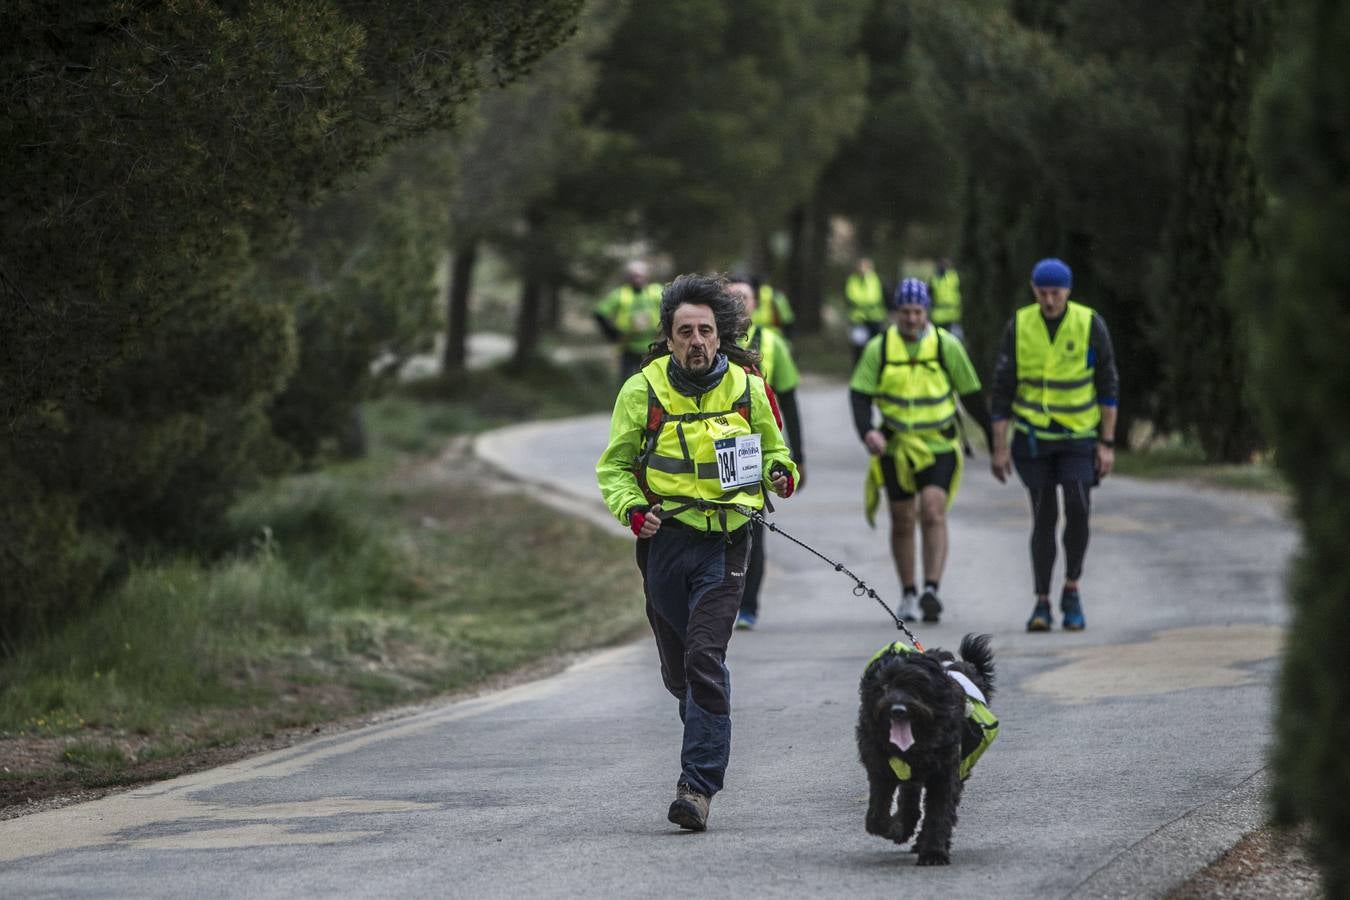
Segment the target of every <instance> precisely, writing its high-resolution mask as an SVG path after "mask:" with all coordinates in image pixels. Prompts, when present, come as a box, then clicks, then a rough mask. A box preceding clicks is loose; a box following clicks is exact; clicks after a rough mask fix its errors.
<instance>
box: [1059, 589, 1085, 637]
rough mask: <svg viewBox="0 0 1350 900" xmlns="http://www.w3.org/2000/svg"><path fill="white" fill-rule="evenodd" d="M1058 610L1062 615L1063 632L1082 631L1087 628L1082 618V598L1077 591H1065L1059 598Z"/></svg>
mask: <svg viewBox="0 0 1350 900" xmlns="http://www.w3.org/2000/svg"><path fill="white" fill-rule="evenodd" d="M1059 608H1060V611H1061V612H1063V613H1064V623H1063V625H1064V630H1065V631H1082V630H1083V629H1084V628H1086V627H1087V620H1086V619H1084V618H1083V598H1082V597H1080V596H1078V592H1077V591H1070V590H1065V591H1064V593H1063V594H1061V595H1060V597H1059Z"/></svg>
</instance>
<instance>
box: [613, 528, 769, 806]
mask: <svg viewBox="0 0 1350 900" xmlns="http://www.w3.org/2000/svg"><path fill="white" fill-rule="evenodd" d="M752 542H753V539H752V537H751V535H750V529H749V528H747V527H741V528H738V529H737V530H736V531H734V532H732V534H731V538H730V540H728V539H727V537H726V536H724V535H722V534H721V533H720V532H714V533H712V534H703V533H701V532H697V531H694V530H692V529H686V528H681V527H679V526H678V525H677V524H676V523H675V522H674V521H671V522H667V523H666V524H664V525H662V526H661V530H660V531H658V532H657V533H656V534H655V535H653V536H652V537H651V539H649V540H640V541H638V542H637V562H638V569H639V570H641V572H642V583H643V589H644V591H645V592H646V595H647V621H648V622H650V623H651V626H652V634H653V635H654V636H655V637H656V651H657V653H658V655H659V656H660V658H661V680H662V681H663V682H664V683H665V685H666V690H668V691H670V693H671V694H672V695H673V696H674V697H675V698H676V699H677V700H678V701H679V704H680V707H679V708H680V720H681V721H682V722H684V741H683V745H682V746H681V748H680V777H679V783H682V784H686V785H688V786H689V787H691V788H693V789H694V790H696V791H698V792H699V793H700V794H707V795H708V796H709V797H711V796H712V795H713V794H715V793H717V792H718V791H720V790H721V789H722V781H723V778H724V777H725V775H726V770H727V760H728V759H729V757H730V755H731V674H730V673H729V672H728V671H727V665H726V658H727V643H728V642H729V641H730V640H731V630H732V628H733V627H734V626H735V624H736V610H737V609H738V608H739V607H740V603H741V590H742V588H743V587H744V586H745V569H746V563H747V561H748V559H749V556H750V545H751V543H752Z"/></svg>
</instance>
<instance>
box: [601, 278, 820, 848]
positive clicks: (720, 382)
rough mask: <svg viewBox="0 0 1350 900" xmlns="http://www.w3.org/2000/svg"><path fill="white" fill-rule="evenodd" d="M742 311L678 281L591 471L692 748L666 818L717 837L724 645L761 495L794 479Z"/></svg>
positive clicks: (726, 713)
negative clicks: (631, 540)
mask: <svg viewBox="0 0 1350 900" xmlns="http://www.w3.org/2000/svg"><path fill="white" fill-rule="evenodd" d="M746 324H747V323H746V320H745V311H744V309H742V308H741V304H740V303H739V302H737V301H736V300H735V299H734V298H733V297H732V296H731V295H730V294H729V293H727V289H726V282H724V281H723V280H721V279H720V278H714V277H710V276H707V275H681V276H680V277H679V278H676V279H675V280H674V281H672V282H671V283H670V284H669V285H668V286H667V287H666V289H665V292H664V295H663V297H662V300H661V337H662V339H663V340H662V343H660V344H653V345H652V349H651V350H650V352H648V354H647V355H646V356H645V357H644V358H643V360H642V369H641V370H640V371H639V372H638V374H636V375H634V376H633V377H631V378H629V379H628V380H627V381H626V382H624V385H623V388H622V389H620V391H619V396H618V397H617V398H616V400H615V402H614V416H613V419H612V420H611V423H610V431H609V445H608V446H607V447H606V448H605V451H604V453H603V454H601V456H600V459H599V461H598V462H597V463H596V465H595V474H596V480H597V481H598V482H599V486H600V493H601V495H602V496H603V497H604V500H605V505H606V506H608V507H609V510H610V512H612V513H613V514H614V516H615V517H616V518H617V519H618V520H619V521H620V522H623V523H624V524H625V525H627V526H628V527H629V528H631V529H632V531H633V534H634V535H635V536H636V538H637V564H638V570H639V571H640V572H641V573H642V584H643V589H644V593H645V594H646V601H647V620H648V622H650V623H651V627H652V633H653V634H654V635H655V637H656V649H657V654H658V656H659V657H660V660H661V679H662V681H663V682H664V683H665V686H666V689H667V690H668V691H670V693H671V694H672V695H674V697H675V698H676V700H677V701H678V702H679V715H680V721H681V722H683V723H684V739H683V744H682V746H681V750H680V774H679V776H678V778H677V780H676V785H675V800H674V802H672V803H671V804H670V810H669V812H667V814H666V817H667V818H668V819H669V820H670V821H671V822H674V823H675V824H676V825H679V826H680V827H681V828H684V829H688V830H690V831H703V830H705V829H706V828H707V827H708V808H709V804H710V803H711V802H712V797H713V795H714V794H716V793H717V792H718V791H719V790H721V789H722V786H723V779H724V776H725V774H726V768H727V761H728V758H729V756H730V753H731V680H730V674H729V673H728V672H727V666H726V655H727V644H728V642H729V641H730V640H731V634H732V630H733V626H734V625H735V622H736V613H737V611H738V610H739V609H740V605H741V590H742V588H743V587H744V585H745V569H746V564H747V563H748V562H749V558H750V543H751V540H752V538H751V533H750V528H749V522H750V518H749V516H748V515H747V513H750V512H754V511H756V510H759V509H762V508H763V507H764V494H765V492H766V491H770V490H771V491H773V492H774V493H775V494H777V495H778V496H780V497H789V496H791V495H792V492H793V488H794V487H795V484H796V481H797V478H798V472H797V465H796V463H794V462H793V461H792V457H791V454H790V453H789V452H788V448H787V444H785V443H784V442H783V436H782V433H781V432H780V431H779V429H778V422H777V419H776V418H775V416H774V412H773V408H772V407H771V406H770V403H769V396H768V393H767V391H766V389H765V387H764V379H763V378H761V377H760V376H758V375H754V374H752V373H751V372H749V371H748V369H747V367H753V366H754V365H755V364H756V363H757V362H758V360H756V358H755V356H754V354H753V353H751V352H750V351H748V350H745V349H744V348H742V347H741V346H740V345H739V344H738V343H737V341H738V340H739V339H740V337H741V335H743V334H744V333H745V326H746Z"/></svg>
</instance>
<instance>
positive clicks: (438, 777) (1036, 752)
mask: <svg viewBox="0 0 1350 900" xmlns="http://www.w3.org/2000/svg"><path fill="white" fill-rule="evenodd" d="M802 400H803V415H804V421H805V427H806V432H807V438H808V442H809V443H808V448H807V449H808V451H809V456H808V460H809V467H808V479H807V484H806V486H805V489H804V490H803V491H802V492H801V494H800V495H799V496H798V497H795V498H793V499H791V500H788V501H785V502H782V503H781V504H779V512H778V514H777V516H776V519H777V521H778V522H779V523H780V524H781V525H782V526H783V527H784V528H785V529H786V530H788V531H790V532H791V533H793V534H794V535H796V536H798V537H800V538H802V539H803V540H806V541H808V542H809V543H811V544H813V545H816V546H817V547H818V548H819V549H820V550H821V551H822V552H824V553H826V554H827V555H829V556H831V557H834V558H837V559H840V560H841V561H844V562H845V563H846V564H847V565H848V566H849V568H850V569H852V570H853V571H855V572H857V573H858V574H859V575H861V576H862V577H863V578H865V579H867V580H868V581H869V582H871V583H872V584H874V585H875V586H876V587H877V588H878V590H879V591H881V593H882V594H883V596H887V597H888V598H890V599H891V600H892V601H894V600H895V599H898V593H899V591H898V588H897V587H896V586H895V578H894V575H893V571H892V568H891V564H890V560H889V555H888V552H887V550H886V539H885V532H884V530H878V531H875V532H873V531H869V530H868V528H867V526H866V524H865V523H864V521H863V518H862V515H861V511H860V508H861V496H862V480H861V471H862V466H863V463H864V456H863V452H862V450H861V447H860V446H859V445H858V442H857V440H856V438H855V437H854V436H853V434H852V428H851V426H850V424H849V422H848V416H847V410H846V399H845V395H844V390H843V388H842V387H841V386H839V385H835V384H817V385H812V386H809V387H807V388H805V389H803V391H802ZM606 433H607V420H606V419H605V417H587V418H583V419H575V420H568V421H563V422H557V423H551V424H534V425H526V426H520V427H518V428H513V429H506V430H504V431H500V432H495V433H493V434H490V435H485V436H483V437H482V438H481V439H480V441H479V442H478V450H479V452H480V453H481V454H483V455H484V456H486V457H488V458H490V459H492V460H493V461H494V462H496V463H497V464H498V465H499V466H501V467H503V468H504V469H505V470H506V471H509V472H511V473H514V475H515V476H516V477H519V478H523V479H526V480H529V481H530V482H532V483H534V484H536V485H539V487H538V488H537V489H536V496H538V497H539V499H540V500H541V501H542V502H548V503H549V504H551V505H552V506H554V507H557V508H558V509H560V510H567V511H569V512H571V513H576V514H581V515H587V516H593V517H595V518H596V519H597V520H599V521H606V522H608V523H609V525H610V527H612V528H613V529H614V531H615V533H616V534H626V532H625V531H623V530H622V529H621V527H620V526H619V525H618V524H617V523H614V522H613V521H612V520H608V519H606V518H605V516H604V514H603V513H602V512H601V510H600V508H599V501H598V495H597V492H596V490H595V487H594V478H593V474H592V467H593V465H594V461H595V458H596V457H597V456H598V454H599V451H600V449H601V447H602V446H603V443H604V440H605V436H606ZM1093 502H1094V511H1093V512H1094V528H1093V535H1092V545H1091V548H1090V551H1089V556H1088V566H1087V570H1086V573H1085V577H1084V581H1083V591H1084V599H1085V608H1086V613H1087V619H1088V629H1087V630H1086V631H1085V632H1082V633H1078V634H1069V633H1065V632H1062V631H1058V630H1057V631H1054V632H1052V633H1048V634H1027V633H1025V632H1024V631H1023V623H1024V621H1025V619H1026V616H1027V615H1028V613H1029V612H1030V603H1031V598H1030V591H1031V589H1030V571H1029V563H1028V560H1027V537H1028V527H1029V514H1028V510H1027V502H1026V498H1025V494H1024V492H1023V491H1022V490H1021V488H1020V487H1018V486H1013V485H1008V486H1000V485H998V484H996V483H995V482H994V481H993V479H992V478H991V477H990V476H989V475H988V472H987V469H986V468H984V466H983V463H982V461H981V462H979V463H978V464H975V465H972V466H970V467H968V468H967V472H966V478H965V484H964V486H963V488H962V491H961V495H960V497H959V499H958V500H957V502H956V505H955V507H954V509H953V510H952V513H951V543H952V558H951V562H950V563H949V567H948V572H947V574H946V577H945V578H944V579H943V594H944V599H945V602H946V604H947V614H946V615H945V616H944V618H943V621H942V623H941V624H940V625H936V626H921V627H919V628H918V629H916V630H917V633H918V635H919V637H920V639H921V640H923V641H924V643H925V644H928V645H930V646H949V647H954V646H955V645H956V644H957V643H958V641H959V640H960V636H961V635H962V634H964V633H966V632H968V631H978V632H988V633H990V634H992V635H993V639H994V648H995V654H996V656H995V660H996V664H997V667H998V688H999V689H998V694H997V696H996V697H995V699H994V703H993V708H994V710H995V712H996V713H997V714H998V715H999V717H1000V719H1001V720H1002V723H1003V728H1002V733H1001V735H1000V737H999V739H998V741H997V742H996V743H995V744H994V746H993V747H992V748H991V749H990V751H989V752H988V753H987V754H986V755H985V756H984V758H983V759H982V760H981V761H980V764H979V766H978V768H977V769H976V771H975V773H974V776H973V777H972V778H971V780H970V782H969V783H968V784H967V786H966V791H965V797H964V800H963V803H962V806H961V821H960V824H959V825H958V826H957V828H956V832H955V838H954V841H953V858H952V863H953V864H952V865H951V866H950V867H947V868H940V869H938V868H923V869H920V868H918V867H915V866H914V865H913V856H912V855H911V854H908V853H906V852H904V851H902V850H900V849H899V848H897V847H896V846H895V845H893V844H889V843H887V842H884V841H881V840H880V839H878V838H873V837H870V836H868V835H867V834H865V833H864V831H863V827H862V822H863V812H864V809H865V806H866V782H865V779H864V775H863V771H862V768H861V766H860V765H859V764H858V762H857V754H856V750H855V748H854V745H853V723H854V720H855V717H856V703H857V679H858V676H859V675H860V674H861V671H862V667H863V665H864V664H865V662H866V661H867V659H868V658H869V657H870V656H871V654H872V653H874V652H875V651H876V650H877V649H879V648H880V647H881V646H882V645H884V644H885V643H887V642H889V641H890V640H892V639H894V637H895V635H896V632H895V629H894V626H893V625H892V624H891V622H890V620H889V619H888V618H887V617H886V616H885V614H884V613H883V612H882V611H881V610H880V609H878V608H877V607H876V606H875V605H874V604H873V603H872V602H871V601H870V600H866V599H860V598H857V597H854V596H853V595H852V594H851V593H850V590H849V588H850V583H849V582H848V581H847V580H846V579H844V577H843V576H841V575H839V574H838V573H836V572H834V571H833V570H832V569H831V568H829V567H828V566H825V565H824V564H822V563H821V562H820V561H818V560H817V559H815V558H814V557H812V556H810V555H809V554H807V553H805V552H804V551H802V550H800V549H798V548H796V547H795V546H793V545H791V544H789V543H787V542H785V541H784V540H782V539H781V538H779V537H778V536H775V535H770V544H769V545H768V552H769V559H770V567H771V568H770V573H769V576H768V579H767V580H766V584H765V591H764V596H763V609H762V617H761V626H760V627H759V628H758V629H757V630H756V631H754V632H750V633H744V632H742V633H738V634H737V635H736V636H735V638H734V639H733V641H732V644H731V650H730V662H729V664H730V668H731V672H732V680H733V692H734V700H733V721H734V727H733V749H732V764H731V768H730V770H729V772H728V775H727V789H726V790H725V791H724V792H723V793H722V794H720V795H718V797H717V798H715V800H714V802H713V807H712V816H711V822H710V826H711V827H710V830H709V831H708V832H707V833H705V834H701V835H695V834H686V833H681V832H680V831H679V830H678V829H675V828H674V827H673V826H671V825H670V824H669V823H667V822H666V820H665V810H666V807H667V805H668V804H669V801H670V799H671V797H672V796H673V789H674V783H675V777H676V775H677V772H678V753H679V736H680V727H679V722H678V719H677V717H676V712H675V703H674V701H673V700H672V699H671V698H670V697H669V696H668V695H667V694H666V693H665V692H664V690H663V689H662V687H661V684H660V678H659V675H658V672H657V663H656V652H655V649H654V647H653V645H652V644H651V641H650V639H649V638H648V639H644V640H641V641H639V642H637V643H635V644H632V645H630V646H626V647H621V648H618V649H615V650H610V651H606V652H603V653H600V654H597V655H595V656H593V657H591V658H588V659H587V660H586V661H584V662H582V663H580V664H578V665H576V666H574V667H572V668H571V669H569V670H568V671H566V672H564V673H562V674H560V675H557V676H555V677H552V678H549V679H546V680H543V681H539V682H535V683H531V684H527V685H522V686H519V687H515V688H512V689H509V690H506V691H502V692H500V693H496V694H492V695H487V696H483V697H480V698H477V699H473V700H469V701H464V702H460V703H454V704H449V705H445V706H441V707H437V708H433V709H428V710H426V711H423V712H420V713H418V714H415V715H411V716H408V717H405V718H401V719H396V720H393V721H389V722H385V723H383V724H381V725H377V726H373V727H370V728H366V729H362V730H359V731H354V732H350V733H346V734H342V735H338V736H333V737H328V738H323V739H319V740H315V741H313V742H311V743H308V744H305V745H303V746H298V747H294V748H290V749H287V750H284V751H279V752H275V753H270V754H267V755H264V756H259V757H255V758H252V759H248V760H244V761H240V762H238V763H235V764H233V765H229V766H225V767H222V768H220V769H215V770H212V771H209V772H203V773H198V774H196V775H192V776H187V777H183V778H180V779H177V780H174V781H170V782H165V783H162V784H158V785H154V786H150V787H146V788H142V789H138V790H135V791H131V792H128V793H125V794H121V795H117V796H113V797H108V798H105V799H103V800H99V801H94V802H91V803H86V804H81V805H78V806H73V807H68V808H65V809H58V810H53V811H50V812H45V813H38V814H34V815H31V816H26V817H22V818H18V819H12V820H9V821H4V822H0V896H4V897H48V896H50V897H84V896H97V897H105V896H128V897H132V896H134V897H185V896H191V897H215V896H222V897H224V896H230V897H237V896H250V897H252V896H264V897H280V896H286V897H297V896H298V897H307V896H315V897H317V896H333V895H338V896H356V897H367V896H369V897H389V896H412V897H418V896H428V897H445V896H451V897H476V898H477V897H484V898H492V897H520V896H530V895H536V896H546V897H553V896H561V897H575V896H587V897H657V896H662V897H665V896H672V895H673V896H681V895H687V894H693V895H695V896H707V897H714V896H730V897H814V896H820V897H845V896H847V897H888V898H889V897H894V896H897V895H898V894H900V893H907V892H918V891H922V892H924V894H928V895H933V896H981V897H1000V898H1006V897H1036V898H1040V897H1068V896H1081V897H1117V896H1119V897H1149V896H1161V895H1163V894H1165V893H1166V891H1167V890H1168V889H1170V888H1171V887H1174V886H1175V885H1176V884H1179V883H1180V881H1181V880H1182V879H1183V878H1184V877H1185V876H1186V875H1188V874H1190V873H1191V872H1193V871H1195V870H1197V869H1199V868H1201V867H1202V866H1203V865H1205V864H1206V863H1207V862H1209V861H1210V860H1211V859H1213V858H1214V857H1215V856H1216V855H1217V854H1218V853H1219V852H1221V851H1222V850H1223V849H1225V848H1226V847H1228V846H1230V845H1231V844H1232V843H1233V842H1234V841H1236V839H1237V838H1238V837H1239V836H1240V835H1241V834H1242V833H1244V832H1245V831H1247V830H1250V829H1251V828H1253V827H1255V826H1256V825H1258V824H1259V823H1260V819H1261V814H1262V809H1261V799H1260V798H1261V792H1262V789H1263V786H1264V784H1265V775H1264V767H1265V755H1266V752H1267V748H1268V746H1269V744H1270V741H1271V731H1270V724H1269V723H1270V712H1271V700H1272V684H1273V681H1274V677H1275V674H1276V671H1277V664H1278V659H1277V657H1278V654H1279V648H1280V644H1281V641H1282V639H1283V629H1284V623H1285V621H1286V610H1285V607H1284V604H1283V601H1282V600H1281V595H1282V583H1283V573H1284V569H1285V567H1286V565H1287V561H1288V558H1289V556H1290V554H1291V552H1292V550H1293V548H1294V546H1295V543H1296V534H1295V531H1294V528H1293V527H1292V526H1291V524H1290V523H1289V522H1288V521H1287V520H1286V519H1285V518H1284V516H1283V515H1282V514H1281V511H1280V510H1279V509H1278V508H1277V507H1276V506H1275V505H1274V504H1273V503H1272V502H1270V501H1269V500H1267V499H1262V498H1256V497H1252V496H1247V495H1242V494H1237V493H1227V492H1216V491H1206V490H1200V489H1195V488H1189V487H1184V486H1180V485H1177V484H1163V483H1149V482H1142V481H1133V480H1130V479H1126V478H1119V477H1112V478H1110V479H1108V480H1107V482H1106V484H1105V485H1104V486H1103V487H1102V488H1101V489H1100V490H1098V491H1097V492H1096V493H1095V494H1094V498H1093ZM883 519H884V513H883ZM883 529H884V523H883ZM485 564H488V565H490V564H491V560H485ZM633 602H634V603H638V602H640V598H638V597H636V596H635V597H634V601H633Z"/></svg>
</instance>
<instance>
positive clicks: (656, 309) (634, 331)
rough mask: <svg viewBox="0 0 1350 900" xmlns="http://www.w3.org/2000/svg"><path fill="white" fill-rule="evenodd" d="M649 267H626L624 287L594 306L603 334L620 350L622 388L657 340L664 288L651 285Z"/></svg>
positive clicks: (636, 262) (637, 264) (637, 262)
mask: <svg viewBox="0 0 1350 900" xmlns="http://www.w3.org/2000/svg"><path fill="white" fill-rule="evenodd" d="M650 278H651V272H650V270H649V269H648V268H647V264H646V263H645V262H643V261H642V260H639V259H635V260H633V261H631V262H630V263H628V265H627V266H625V267H624V283H623V284H621V285H619V286H618V287H616V288H615V289H614V290H612V291H610V292H609V293H608V294H606V295H605V296H604V297H603V298H602V299H601V300H600V302H599V303H597V304H596V305H595V310H594V311H593V315H594V316H595V321H596V324H597V325H599V326H600V331H601V332H602V333H603V334H604V335H605V337H606V338H608V339H609V340H610V342H611V343H614V344H617V345H618V347H619V384H620V385H622V384H623V383H624V382H625V381H627V380H628V378H629V376H630V375H632V374H633V373H634V372H636V371H637V370H638V361H639V360H641V359H642V356H643V354H644V353H646V352H647V348H648V347H649V346H651V343H652V341H654V340H656V334H657V330H658V328H659V325H660V316H661V285H659V284H652V283H651V281H650Z"/></svg>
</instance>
